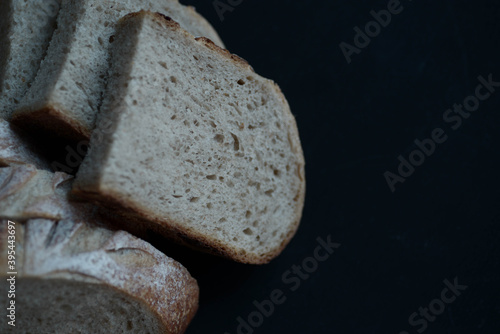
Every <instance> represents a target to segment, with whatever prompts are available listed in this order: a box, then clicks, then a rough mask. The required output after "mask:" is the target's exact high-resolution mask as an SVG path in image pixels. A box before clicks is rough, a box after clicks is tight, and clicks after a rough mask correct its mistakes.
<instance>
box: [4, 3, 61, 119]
mask: <svg viewBox="0 0 500 334" xmlns="http://www.w3.org/2000/svg"><path fill="white" fill-rule="evenodd" d="M60 2H61V0H43V1H34V2H32V3H27V2H26V1H20V0H2V1H1V4H0V45H2V48H1V49H0V50H1V53H0V117H2V118H4V119H6V120H10V117H11V115H12V113H13V112H14V111H15V110H16V109H17V107H18V104H19V102H20V101H21V100H22V98H23V97H24V94H25V93H26V92H27V91H28V89H29V87H30V84H31V83H32V82H33V80H34V79H35V77H36V74H37V72H38V69H39V67H40V63H41V61H42V59H43V57H44V56H45V53H46V51H47V48H48V46H49V42H50V39H51V38H52V34H53V32H54V30H55V29H56V19H57V15H58V12H59V8H60Z"/></svg>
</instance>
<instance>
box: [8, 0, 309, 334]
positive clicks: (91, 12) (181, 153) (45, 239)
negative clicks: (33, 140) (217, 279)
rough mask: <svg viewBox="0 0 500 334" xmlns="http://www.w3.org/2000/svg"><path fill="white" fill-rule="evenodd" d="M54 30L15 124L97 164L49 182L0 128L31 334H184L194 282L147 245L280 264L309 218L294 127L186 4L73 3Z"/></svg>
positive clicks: (36, 161) (266, 83)
mask: <svg viewBox="0 0 500 334" xmlns="http://www.w3.org/2000/svg"><path fill="white" fill-rule="evenodd" d="M12 1H14V0H12ZM42 2H43V1H42ZM9 3H10V2H9ZM4 4H5V3H4ZM0 6H1V5H0ZM137 11H138V12H137ZM129 13H130V14H129ZM125 14H128V15H125ZM124 15H125V16H124ZM57 24H58V28H57V29H56V30H55V33H54V35H53V37H52V40H51V42H50V46H49V48H48V51H47V55H46V57H45V59H44V60H43V61H42V62H41V65H40V70H39V72H38V74H37V76H36V78H35V79H34V81H33V82H29V84H28V85H29V86H30V88H29V90H28V92H27V94H25V95H23V94H20V93H19V94H18V95H16V96H15V97H14V98H15V99H16V101H15V107H16V108H17V110H16V111H15V112H14V114H13V115H12V118H11V120H12V122H13V123H14V124H16V125H18V126H19V127H21V128H22V130H24V131H30V132H31V133H30V136H35V137H36V136H37V135H38V136H40V135H41V134H42V135H43V136H45V134H47V135H50V136H51V137H56V138H59V140H61V141H62V142H65V145H66V143H68V144H70V143H71V142H72V141H74V140H79V141H80V142H79V144H81V143H86V142H87V140H88V139H89V138H90V149H89V152H88V154H87V155H86V157H85V158H84V161H83V163H82V165H81V166H80V169H79V171H78V173H77V175H76V178H75V177H74V176H72V175H68V174H65V173H53V172H52V171H50V168H49V167H48V166H50V164H48V163H47V162H46V161H45V159H44V158H42V157H40V156H39V155H38V154H37V153H36V149H32V148H30V147H29V146H28V145H27V144H26V141H25V138H24V135H23V134H22V133H21V132H19V131H17V130H15V129H14V128H13V127H12V125H11V124H9V123H7V122H5V121H3V122H2V121H0V219H5V220H2V221H1V222H0V238H1V240H0V256H2V258H1V259H0V276H2V275H5V273H6V272H7V270H6V266H7V263H6V262H5V259H6V258H7V257H6V252H7V251H8V249H9V246H10V245H9V244H7V243H6V242H5V241H6V240H8V235H9V232H8V231H9V224H11V225H12V224H14V223H13V222H9V221H8V220H14V221H15V225H16V233H17V234H16V243H17V247H18V248H17V249H18V250H17V251H18V253H17V256H18V259H19V268H18V278H17V279H18V280H19V283H18V284H19V289H20V291H23V292H22V293H20V296H19V298H18V300H19V307H20V308H22V309H23V315H20V316H19V322H20V323H22V324H23V326H24V327H23V328H25V329H26V332H57V333H66V332H67V333H72V332H76V331H80V332H82V333H109V332H111V333H119V332H120V333H121V332H123V333H127V332H134V333H182V332H183V331H184V330H185V329H186V326H187V325H188V323H189V321H190V320H191V318H192V317H193V315H194V313H195V311H196V309H197V302H198V287H197V284H196V281H195V280H194V279H193V278H192V277H191V276H190V275H189V273H188V272H187V270H186V269H184V268H183V267H182V266H181V265H180V264H178V263H177V262H175V261H174V260H172V259H170V258H168V257H167V256H165V255H164V254H161V253H160V252H159V251H157V250H156V249H154V248H153V247H152V246H151V245H150V244H148V243H147V242H145V241H143V240H140V239H138V238H137V236H146V235H151V232H152V233H155V235H156V236H162V237H164V239H163V240H167V239H168V240H173V241H176V242H179V243H181V244H184V245H187V246H189V247H193V248H195V249H198V250H202V251H205V252H209V253H212V254H216V255H219V256H223V257H226V258H229V259H232V260H234V261H237V262H242V263H249V264H263V263H267V262H269V261H271V260H272V259H273V258H275V257H276V256H278V254H280V252H281V251H282V250H283V249H284V248H285V246H286V245H287V244H288V243H289V242H290V240H291V238H292V237H293V235H294V234H295V233H296V231H297V229H298V226H299V222H300V219H301V215H302V209H303V205H304V196H305V172H304V164H305V162H304V156H303V152H302V148H301V143H300V139H299V134H298V130H297V125H296V122H295V119H294V117H293V115H292V114H291V112H290V108H289V106H288V103H287V101H286V99H285V97H284V96H283V94H282V92H281V91H280V89H279V87H278V86H277V85H276V84H275V83H274V82H272V81H270V80H268V79H265V78H263V77H261V76H259V75H257V74H256V73H255V72H254V71H253V69H252V67H251V66H250V65H249V64H248V63H247V62H246V61H245V60H243V59H242V58H240V57H238V56H236V55H233V54H231V53H229V52H228V51H227V50H225V49H223V48H222V47H221V46H223V44H222V42H221V41H220V39H219V37H218V35H217V33H216V32H215V31H214V30H213V28H212V27H211V26H210V25H209V24H208V23H207V21H206V20H204V19H203V18H202V17H201V16H199V15H198V14H197V13H196V12H195V11H194V10H193V9H192V8H190V7H184V6H182V5H180V4H179V3H178V2H177V0H145V1H135V0H103V1H97V0H62V2H61V9H60V11H59V16H58V19H57ZM44 33H46V31H45V32H44ZM3 34H4V33H3V32H2V36H3ZM197 36H203V37H197ZM9 62H12V61H11V60H10V61H9ZM4 65H5V64H4ZM3 68H6V67H3ZM21 95H23V96H21ZM18 101H20V102H19V103H18ZM7 115H8V116H7V117H6V118H9V115H10V112H9V113H8V114H7ZM39 138H40V137H39ZM75 200H78V202H76V201H75ZM103 212H104V213H105V215H100V213H103ZM104 217H106V218H104ZM111 217H112V218H114V219H112V220H113V221H112V222H111V221H109V220H107V219H110V218H111ZM117 217H118V219H116V218H117ZM117 221H118V222H119V223H120V224H121V225H120V226H119V229H120V230H125V231H127V232H123V231H115V229H116V226H117V225H116V224H117ZM132 235H135V236H132ZM163 240H162V241H163ZM3 281H4V282H5V279H3ZM4 284H5V283H4ZM2 289H3V288H2ZM4 299H5V296H1V297H0V302H1V303H4V302H5V303H7V302H8V301H6V300H4ZM29 319H31V320H32V319H36V322H35V321H31V322H28V321H29ZM2 326H3V323H2ZM5 328H7V327H2V328H1V331H2V332H3V331H4V329H5ZM23 330H24V329H23Z"/></svg>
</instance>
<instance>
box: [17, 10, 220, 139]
mask: <svg viewBox="0 0 500 334" xmlns="http://www.w3.org/2000/svg"><path fill="white" fill-rule="evenodd" d="M141 9H147V10H153V11H158V12H162V13H165V14H167V15H171V16H172V17H175V18H176V19H177V20H179V22H180V23H181V24H182V26H183V27H185V28H186V29H187V30H189V31H191V32H192V33H193V34H195V35H197V36H207V37H209V38H211V39H213V40H214V41H216V42H217V43H220V44H221V43H222V42H221V41H220V39H219V37H218V35H217V33H216V32H215V30H214V29H213V28H212V27H211V26H210V25H209V24H208V22H207V21H206V20H205V19H204V18H203V17H201V16H200V15H199V14H197V13H196V12H195V11H194V9H193V8H191V7H185V6H182V5H181V4H179V2H178V1H177V0H142V1H138V0H63V1H62V4H61V10H60V13H59V17H58V22H57V23H58V29H57V30H56V31H55V33H54V36H53V38H52V41H51V44H50V47H49V49H48V51H47V56H46V57H45V59H44V60H43V62H42V64H41V67H40V71H39V72H38V75H37V77H36V79H35V81H34V82H33V84H32V86H31V88H30V90H29V91H28V93H27V94H26V96H25V98H24V99H23V100H22V101H21V103H20V105H19V110H17V111H16V112H15V113H14V115H13V119H12V120H13V122H15V123H16V124H18V125H19V126H20V127H24V128H27V129H33V130H37V131H40V130H42V131H46V132H47V133H50V134H51V135H59V136H64V137H67V138H70V139H76V140H83V139H88V138H89V137H90V134H91V131H92V129H93V128H94V123H95V116H96V113H97V111H98V108H99V105H100V103H101V97H102V92H103V90H104V88H105V84H106V78H107V70H108V65H109V64H108V54H109V53H108V47H109V44H110V42H111V41H112V40H113V38H114V37H113V35H114V31H115V23H116V21H117V20H118V19H119V18H120V17H122V16H123V15H125V14H128V13H130V12H133V11H137V10H141Z"/></svg>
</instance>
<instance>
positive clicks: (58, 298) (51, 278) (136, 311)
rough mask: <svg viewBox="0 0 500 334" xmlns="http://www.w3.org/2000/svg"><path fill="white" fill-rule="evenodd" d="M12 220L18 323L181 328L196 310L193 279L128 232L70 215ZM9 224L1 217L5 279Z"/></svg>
mask: <svg viewBox="0 0 500 334" xmlns="http://www.w3.org/2000/svg"><path fill="white" fill-rule="evenodd" d="M15 226H16V252H17V253H16V254H17V262H16V269H17V280H18V281H17V282H18V284H19V285H18V286H17V290H16V303H17V302H20V303H21V304H20V305H18V307H19V309H18V310H19V311H18V313H19V314H20V313H21V310H22V313H23V315H20V317H19V318H18V322H17V325H18V326H17V325H16V327H17V328H20V329H23V330H25V329H26V328H31V329H33V328H37V327H32V326H41V327H40V328H41V329H42V330H46V332H47V333H73V331H72V330H76V328H77V327H78V330H79V332H81V333H158V334H160V333H183V332H184V330H185V329H186V327H187V324H188V323H189V321H190V320H191V319H192V317H193V316H194V313H195V312H196V309H197V305H198V286H197V283H196V281H195V280H194V279H193V278H192V277H191V276H190V275H189V273H188V272H187V270H186V269H185V268H184V267H182V266H181V265H180V264H179V263H177V262H175V261H174V260H172V259H170V258H168V257H166V256H165V255H164V254H162V253H160V252H159V251H157V250H156V249H154V248H153V247H152V246H151V245H149V244H148V243H146V242H144V241H142V240H140V239H137V238H135V237H133V236H131V235H130V234H128V233H126V232H123V231H110V230H107V229H104V228H100V227H96V226H90V225H88V224H86V223H75V222H72V221H69V220H65V221H60V222H54V221H48V220H31V221H28V222H27V223H26V224H19V223H17V224H16V225H15ZM7 231H8V230H7V221H1V222H0V237H1V242H0V254H1V255H2V258H1V259H0V270H1V271H0V276H4V278H3V279H2V281H3V282H4V281H6V280H5V275H6V273H7V272H8V271H9V270H7V262H6V261H7V256H6V254H7V249H8V248H7V242H6V241H7V235H8V232H7ZM4 255H5V256H4ZM2 298H5V297H4V296H2ZM21 305H23V306H26V307H25V308H21ZM48 306H51V307H48ZM29 316H31V317H29ZM23 321H25V322H23ZM2 323H4V322H3V321H2ZM58 329H59V330H60V331H59V330H58ZM66 329H71V330H69V331H67V330H66ZM94 330H95V331H94ZM93 331H94V332H93ZM35 332H36V333H41V332H40V331H35Z"/></svg>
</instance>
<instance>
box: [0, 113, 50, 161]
mask: <svg viewBox="0 0 500 334" xmlns="http://www.w3.org/2000/svg"><path fill="white" fill-rule="evenodd" d="M24 164H31V165H34V166H36V167H37V168H38V169H44V170H49V169H50V166H49V163H48V161H46V160H45V159H43V158H42V157H41V156H40V154H39V153H38V152H36V149H35V148H34V147H33V145H32V144H31V142H29V141H28V140H27V139H26V136H25V135H24V134H23V133H22V132H21V131H19V129H17V128H16V127H15V126H13V125H12V124H10V123H9V122H7V121H5V120H3V119H0V167H6V166H13V165H24Z"/></svg>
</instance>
